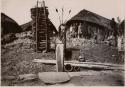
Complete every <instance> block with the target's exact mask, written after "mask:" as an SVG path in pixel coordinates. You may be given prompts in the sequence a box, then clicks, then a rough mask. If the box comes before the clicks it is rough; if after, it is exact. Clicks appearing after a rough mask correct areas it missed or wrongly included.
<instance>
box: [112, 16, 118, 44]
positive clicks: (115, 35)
mask: <svg viewBox="0 0 125 87" xmlns="http://www.w3.org/2000/svg"><path fill="white" fill-rule="evenodd" d="M110 25H111V28H112V29H113V36H114V37H115V46H117V35H118V33H117V23H116V22H115V19H114V18H112V20H111V22H110Z"/></svg>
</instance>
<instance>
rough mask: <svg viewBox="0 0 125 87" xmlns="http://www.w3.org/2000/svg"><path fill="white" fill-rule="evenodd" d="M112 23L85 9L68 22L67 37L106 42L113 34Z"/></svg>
mask: <svg viewBox="0 0 125 87" xmlns="http://www.w3.org/2000/svg"><path fill="white" fill-rule="evenodd" d="M110 23H111V20H109V19H107V18H105V17H102V16H100V15H98V14H96V13H93V12H90V11H88V10H85V9H83V10H81V11H80V12H79V13H78V14H76V15H75V16H74V17H72V18H71V19H70V20H68V21H67V23H66V25H67V26H68V28H67V31H66V37H67V38H86V39H96V40H97V42H101V41H105V40H106V39H107V38H108V37H109V35H111V34H112V33H113V29H112V27H111V25H110Z"/></svg>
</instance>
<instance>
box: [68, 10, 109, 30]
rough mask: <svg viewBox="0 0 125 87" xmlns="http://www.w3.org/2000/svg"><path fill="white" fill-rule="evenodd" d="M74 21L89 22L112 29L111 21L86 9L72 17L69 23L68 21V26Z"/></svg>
mask: <svg viewBox="0 0 125 87" xmlns="http://www.w3.org/2000/svg"><path fill="white" fill-rule="evenodd" d="M73 21H87V22H90V23H94V24H97V25H100V26H103V27H106V28H108V29H111V26H110V21H111V20H109V19H107V18H105V17H102V16H100V15H98V14H96V13H93V12H90V11H88V10H85V9H83V10H82V11H80V12H79V13H78V14H76V15H75V16H74V17H72V18H71V19H70V20H69V21H67V24H70V23H71V22H73Z"/></svg>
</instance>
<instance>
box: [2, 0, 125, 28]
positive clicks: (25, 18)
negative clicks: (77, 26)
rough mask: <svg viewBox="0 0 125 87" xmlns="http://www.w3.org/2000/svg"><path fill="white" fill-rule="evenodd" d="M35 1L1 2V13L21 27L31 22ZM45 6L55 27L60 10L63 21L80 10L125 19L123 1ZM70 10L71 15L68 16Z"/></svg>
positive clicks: (58, 1)
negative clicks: (62, 13)
mask: <svg viewBox="0 0 125 87" xmlns="http://www.w3.org/2000/svg"><path fill="white" fill-rule="evenodd" d="M36 1H37V0H2V12H3V13H5V14H6V15H8V16H9V17H11V18H13V19H14V20H15V21H16V22H17V23H18V24H20V25H21V24H24V23H26V22H29V21H30V20H31V13H30V9H31V8H32V7H35V5H36ZM39 1H43V0H39ZM45 4H46V6H47V7H48V9H49V18H50V20H51V21H52V22H53V24H54V25H55V26H56V27H58V26H59V16H61V11H62V8H64V17H63V20H65V19H69V18H71V17H73V16H74V15H76V14H77V13H78V12H79V11H80V10H82V9H87V10H89V11H92V12H94V13H97V14H99V15H101V16H104V17H106V18H108V19H111V18H113V17H114V18H115V19H116V18H117V17H119V18H120V19H121V20H123V19H124V18H125V14H124V13H125V0H45ZM55 8H57V9H58V10H59V13H57V12H56V11H55ZM70 9H71V13H70V15H69V16H68V12H69V10H70ZM61 19H62V18H61ZM116 20H117V19H116Z"/></svg>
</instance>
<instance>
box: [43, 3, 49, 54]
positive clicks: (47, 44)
mask: <svg viewBox="0 0 125 87" xmlns="http://www.w3.org/2000/svg"><path fill="white" fill-rule="evenodd" d="M43 8H44V15H45V27H46V52H48V49H49V47H48V46H49V43H48V27H47V17H46V8H45V1H43Z"/></svg>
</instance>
